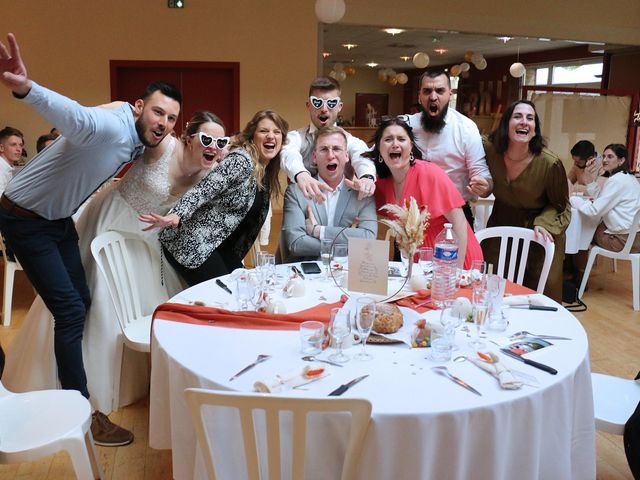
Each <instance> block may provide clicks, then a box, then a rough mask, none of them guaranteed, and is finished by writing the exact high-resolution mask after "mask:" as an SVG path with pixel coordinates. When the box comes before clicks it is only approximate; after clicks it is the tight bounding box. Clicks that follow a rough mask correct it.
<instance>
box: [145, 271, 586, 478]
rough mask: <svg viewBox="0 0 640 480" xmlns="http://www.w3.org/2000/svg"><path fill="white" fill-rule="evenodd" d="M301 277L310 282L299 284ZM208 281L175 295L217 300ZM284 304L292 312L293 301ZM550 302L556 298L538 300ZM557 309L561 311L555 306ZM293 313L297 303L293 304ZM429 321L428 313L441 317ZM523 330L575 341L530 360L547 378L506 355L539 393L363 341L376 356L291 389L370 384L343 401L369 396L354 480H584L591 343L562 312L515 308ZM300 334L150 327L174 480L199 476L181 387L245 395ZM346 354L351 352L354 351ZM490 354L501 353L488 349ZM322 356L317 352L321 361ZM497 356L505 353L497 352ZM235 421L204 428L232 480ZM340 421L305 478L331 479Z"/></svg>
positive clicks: (285, 362)
mask: <svg viewBox="0 0 640 480" xmlns="http://www.w3.org/2000/svg"><path fill="white" fill-rule="evenodd" d="M307 277H309V276H307ZM326 286H327V284H323V283H320V282H318V281H315V282H313V283H311V282H310V280H309V278H308V279H307V293H308V295H307V298H306V299H304V300H305V301H306V303H307V305H310V304H312V303H317V297H318V295H320V292H321V291H322V292H323V294H324V295H325V296H326V297H327V299H328V301H333V300H334V299H335V298H337V296H338V294H339V291H338V290H337V289H336V288H328V289H327V288H325V287H326ZM225 297H227V298H228V296H227V294H224V293H223V292H222V291H221V290H220V289H219V287H217V286H215V284H214V283H213V282H207V283H205V284H201V285H198V286H195V287H192V288H191V289H189V290H186V291H185V292H183V293H181V294H180V295H179V296H178V298H179V299H181V300H182V299H193V300H195V299H199V300H205V301H207V300H209V301H214V299H215V300H222V301H224V299H225ZM300 302H301V300H300V299H298V300H295V301H292V302H291V303H290V304H288V305H287V308H288V309H289V311H293V307H292V305H293V304H297V305H301V303H300ZM545 302H546V303H548V304H554V303H553V301H552V300H549V299H545ZM555 305H557V304H555ZM299 308H301V307H299ZM426 315H428V316H435V318H437V315H438V313H437V312H429V313H427V314H426ZM525 328H526V329H528V330H530V331H533V332H537V333H546V334H557V335H563V336H568V337H571V338H572V340H571V341H556V342H555V344H554V345H552V346H550V347H547V348H544V349H542V350H539V351H536V352H533V353H530V354H528V356H529V357H530V358H532V359H535V360H539V361H541V362H543V363H546V364H548V365H551V366H553V367H554V368H556V369H557V370H558V372H559V373H558V374H557V375H555V376H554V375H550V374H548V373H546V372H543V371H541V370H537V369H535V368H532V367H529V366H527V365H524V364H522V363H519V362H517V361H516V360H513V359H510V358H506V357H505V358H501V361H503V362H504V363H505V364H506V365H508V366H509V367H510V368H514V369H517V370H520V371H523V372H526V373H527V374H529V375H534V376H535V377H536V378H537V379H538V381H539V382H540V387H539V388H534V387H530V386H525V387H523V388H522V389H520V390H512V391H507V390H501V389H500V388H499V386H498V384H497V382H496V380H495V379H494V378H493V377H491V376H489V375H487V374H486V373H484V372H482V371H480V370H479V369H478V368H477V367H476V366H474V365H472V364H471V363H469V362H463V363H454V362H448V364H447V366H448V367H449V369H450V370H451V371H452V373H454V374H455V375H458V376H460V377H462V378H463V379H465V380H466V381H468V383H470V384H471V385H472V386H474V387H475V388H476V389H478V390H479V391H480V392H482V394H483V395H482V396H481V397H479V396H477V395H474V394H472V393H471V392H469V391H467V390H465V389H463V388H461V387H460V386H458V385H456V384H454V383H452V382H450V381H449V380H448V379H446V378H443V377H440V376H437V375H435V374H434V373H433V372H432V371H431V368H430V367H432V366H434V365H435V363H434V362H432V361H431V360H427V359H425V356H426V355H427V352H428V349H410V348H408V347H406V346H397V345H370V346H368V347H367V348H368V349H369V350H370V353H372V354H373V356H374V360H373V361H370V362H360V361H357V360H351V361H349V362H348V363H347V364H345V367H344V368H337V367H330V368H331V373H330V375H329V376H328V377H327V378H325V379H323V380H321V381H318V382H315V383H313V384H310V385H309V386H308V390H306V391H302V390H289V391H288V392H286V393H285V394H286V395H292V396H301V397H302V396H320V397H324V396H326V395H327V394H328V393H329V392H330V391H332V390H333V389H335V388H336V387H338V386H339V385H341V384H343V383H345V382H347V381H349V380H351V379H353V378H355V377H357V376H359V375H362V374H365V373H367V374H370V377H369V378H367V379H366V380H364V381H362V382H360V383H359V384H358V385H357V386H355V387H353V388H352V389H350V390H349V391H348V392H347V393H345V396H353V397H364V398H368V399H369V400H370V401H371V402H372V404H373V413H372V420H371V424H370V426H369V431H368V434H367V437H366V441H365V445H364V448H363V453H362V458H361V462H360V468H359V476H358V478H361V479H367V480H375V479H381V480H387V479H391V478H393V479H407V480H414V479H460V480H466V479H470V478H478V479H492V480H499V479H513V478H517V479H519V480H522V479H532V480H533V479H553V480H555V479H592V478H595V426H594V419H593V404H592V394H591V377H590V369H589V357H588V343H587V337H586V334H585V331H584V329H583V328H582V326H581V325H580V323H579V322H578V321H577V320H576V319H575V317H573V316H572V315H571V314H570V313H569V312H567V311H566V310H564V309H563V308H560V310H559V311H558V312H540V311H528V310H515V309H512V315H511V321H510V326H509V329H508V332H515V331H518V330H522V329H525ZM467 341H468V338H466V336H465V334H464V333H462V332H458V335H457V342H458V344H459V345H460V349H459V350H458V351H457V352H454V356H455V355H459V354H468V355H471V352H470V351H469V350H468V347H467V346H466V345H467ZM299 348H300V342H299V335H298V332H297V331H265V330H260V331H258V330H243V329H230V328H221V327H213V326H200V325H191V324H183V323H177V322H170V321H163V320H157V321H156V322H155V325H154V329H153V339H152V352H151V353H152V372H151V375H152V378H151V405H150V445H151V446H152V447H153V448H161V449H162V448H172V449H173V476H174V478H176V479H191V478H205V475H204V473H203V469H202V465H201V459H200V460H199V459H198V456H199V453H198V454H197V453H196V452H197V449H196V441H195V435H194V430H193V427H192V426H191V420H190V417H189V414H188V411H187V409H186V405H185V400H184V394H183V391H184V389H185V388H188V387H204V388H214V389H222V390H227V389H233V390H238V391H243V392H250V391H251V390H252V386H253V383H254V382H255V381H256V380H257V379H267V380H268V379H270V378H272V377H273V376H275V374H277V373H283V372H287V371H290V370H291V369H292V368H293V369H295V368H297V367H300V368H301V367H302V366H303V364H304V362H302V361H301V360H300V356H301V355H300V353H299ZM353 348H359V346H357V347H352V349H348V350H347V353H348V354H349V355H353V354H354V353H355V351H354V350H353ZM491 350H493V351H497V348H491ZM259 353H266V354H271V355H272V356H273V358H271V359H270V360H269V361H267V362H265V363H262V364H261V365H259V366H257V367H256V368H254V369H253V370H251V371H249V372H248V373H246V374H245V375H243V376H241V377H239V378H238V379H237V380H235V381H234V382H229V381H228V380H229V377H231V375H233V374H234V373H236V372H237V371H238V370H240V369H241V368H242V367H243V366H245V365H247V364H249V363H251V362H252V361H253V360H254V359H255V357H256V356H257V354H259ZM327 353H328V352H325V353H323V354H322V356H326V355H327ZM500 356H501V357H502V355H500ZM229 422H231V420H230V419H229V418H228V417H217V418H215V419H212V420H211V427H210V430H211V432H212V434H215V432H217V433H218V434H222V435H223V436H224V437H223V438H224V441H223V442H222V443H218V444H217V445H218V446H220V445H223V446H224V448H226V449H227V452H228V456H227V455H225V457H224V458H229V459H233V460H229V461H228V462H225V468H228V469H229V470H230V471H229V472H227V473H229V476H228V477H223V478H233V479H236V478H241V476H240V474H239V473H237V472H235V471H234V468H237V467H238V465H239V463H240V462H239V460H238V459H237V458H238V453H237V452H238V451H241V450H242V447H241V446H240V445H239V444H236V443H234V442H235V441H236V440H237V438H235V436H233V435H231V434H230V433H229V430H228V429H229V428H230V424H229ZM340 428H341V426H340V425H335V424H333V423H332V422H326V424H324V423H323V426H322V429H323V430H322V432H321V433H320V434H321V436H322V439H318V440H314V439H312V440H311V442H312V444H313V446H312V447H311V448H313V451H314V455H312V457H311V458H310V463H311V464H310V465H308V478H317V479H332V478H337V473H336V466H335V465H336V462H335V461H334V458H335V457H336V455H338V454H339V450H340V447H341V446H343V445H342V443H344V442H341V441H339V439H342V440H343V439H344V431H341V429H340Z"/></svg>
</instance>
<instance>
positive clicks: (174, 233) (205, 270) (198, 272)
mask: <svg viewBox="0 0 640 480" xmlns="http://www.w3.org/2000/svg"><path fill="white" fill-rule="evenodd" d="M288 130H289V125H288V123H287V122H286V121H285V120H284V119H283V118H282V117H281V116H280V115H278V114H277V113H276V112H274V111H272V110H262V111H259V112H258V113H256V114H255V115H254V117H253V118H252V119H251V121H250V122H249V123H248V124H247V126H246V127H245V128H244V130H243V131H242V132H240V133H239V134H238V135H237V136H236V137H234V139H233V140H232V141H231V146H230V151H229V153H228V155H227V156H226V157H225V160H224V162H222V163H221V164H220V165H219V166H218V167H217V168H216V169H214V170H212V171H211V173H210V174H209V175H207V176H206V177H205V178H204V179H203V180H202V181H201V182H200V183H199V184H198V185H196V186H195V187H194V188H192V189H191V190H189V191H188V192H187V193H186V194H185V195H184V196H183V197H182V198H181V199H180V200H179V201H178V203H176V205H175V206H174V207H173V208H172V209H171V211H170V213H169V214H168V215H166V216H160V215H149V216H143V217H141V220H143V221H146V222H148V223H149V224H150V227H149V228H158V227H160V228H163V230H162V231H161V232H160V235H159V238H160V243H161V244H162V247H163V253H164V255H165V257H166V259H167V261H168V263H170V264H171V265H172V266H173V267H174V268H175V269H176V270H177V271H178V273H180V275H181V276H182V278H183V279H184V280H185V281H186V282H187V283H188V284H189V285H195V284H196V283H200V282H203V281H205V280H208V279H210V278H213V277H217V276H220V275H225V274H227V273H230V272H232V271H233V270H234V269H236V268H239V267H242V259H243V258H244V257H245V255H246V254H247V252H248V251H249V249H250V248H251V245H252V244H253V242H254V241H255V239H256V238H257V236H258V232H259V231H260V228H261V227H262V225H263V223H264V222H265V218H266V216H267V212H268V210H269V205H270V199H271V197H273V196H276V195H279V194H280V193H281V191H280V183H279V182H278V173H279V171H280V152H281V150H282V144H283V141H284V139H286V136H287V132H288Z"/></svg>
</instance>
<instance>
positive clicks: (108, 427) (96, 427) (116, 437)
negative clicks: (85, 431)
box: [91, 410, 133, 447]
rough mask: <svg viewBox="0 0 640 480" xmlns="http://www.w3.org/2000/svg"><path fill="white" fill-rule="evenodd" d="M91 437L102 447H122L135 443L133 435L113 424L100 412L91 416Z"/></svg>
mask: <svg viewBox="0 0 640 480" xmlns="http://www.w3.org/2000/svg"><path fill="white" fill-rule="evenodd" d="M91 435H93V442H94V443H95V444H96V445H100V446H102V447H122V446H124V445H129V444H130V443H131V442H133V433H131V432H130V431H129V430H125V429H124V428H122V427H119V426H118V425H116V424H115V423H113V422H111V420H109V417H107V416H106V415H105V414H104V413H102V412H99V411H98V410H96V411H95V412H93V414H92V415H91Z"/></svg>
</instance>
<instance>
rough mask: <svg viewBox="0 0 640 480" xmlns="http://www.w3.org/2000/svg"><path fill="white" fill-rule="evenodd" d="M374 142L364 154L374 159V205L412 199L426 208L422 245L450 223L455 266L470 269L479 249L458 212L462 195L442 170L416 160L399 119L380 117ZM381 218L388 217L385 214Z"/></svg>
mask: <svg viewBox="0 0 640 480" xmlns="http://www.w3.org/2000/svg"><path fill="white" fill-rule="evenodd" d="M374 142H375V143H374V146H373V148H372V150H371V151H370V152H368V154H367V155H369V158H371V159H376V162H375V165H376V170H377V171H378V182H377V188H376V194H375V197H376V206H377V207H378V208H380V207H382V206H383V205H385V204H387V203H393V204H396V205H404V204H405V202H406V201H407V200H409V198H410V197H413V198H415V199H416V202H417V204H418V206H419V207H420V208H422V207H426V208H428V209H429V213H430V215H431V217H430V218H429V226H428V228H427V229H426V230H425V232H424V241H423V243H422V245H423V246H426V247H433V246H434V244H435V239H436V237H437V235H438V234H439V233H440V232H441V231H442V229H443V228H444V224H445V223H451V224H452V225H453V231H454V233H455V234H456V236H457V237H458V266H459V267H461V268H465V269H470V268H471V264H472V262H473V261H474V260H482V249H481V248H480V244H479V243H478V240H477V239H476V237H475V235H474V234H473V230H471V226H470V225H469V223H468V222H467V219H466V217H465V215H464V212H463V210H462V207H463V206H464V204H465V201H464V199H463V198H462V195H460V193H459V192H458V190H457V188H456V186H455V185H454V183H453V182H452V181H451V179H450V178H449V176H448V175H447V174H446V173H445V171H444V170H442V169H441V168H440V167H438V166H437V165H435V164H434V163H431V162H425V161H422V160H419V158H420V150H419V149H418V146H417V145H416V143H415V140H414V137H413V131H412V130H411V127H410V126H409V125H408V124H407V123H406V122H404V121H403V120H402V119H400V118H399V117H388V118H384V117H383V119H382V122H381V123H380V126H379V127H378V129H377V130H376V133H375V134H374ZM383 215H386V216H390V214H389V212H384V213H383Z"/></svg>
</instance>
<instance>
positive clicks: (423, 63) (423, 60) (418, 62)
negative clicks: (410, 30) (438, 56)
mask: <svg viewBox="0 0 640 480" xmlns="http://www.w3.org/2000/svg"><path fill="white" fill-rule="evenodd" d="M413 64H414V65H415V66H416V68H426V67H427V65H429V55H427V54H426V53H424V52H418V53H416V54H415V55H414V56H413Z"/></svg>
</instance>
